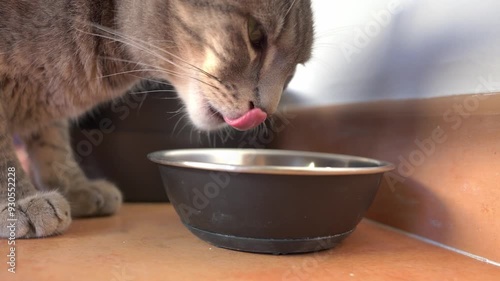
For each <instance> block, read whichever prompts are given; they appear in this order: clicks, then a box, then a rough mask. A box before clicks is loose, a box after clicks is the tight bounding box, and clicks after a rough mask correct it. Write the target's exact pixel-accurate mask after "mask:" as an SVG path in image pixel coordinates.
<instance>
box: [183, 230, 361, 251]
mask: <svg viewBox="0 0 500 281" xmlns="http://www.w3.org/2000/svg"><path fill="white" fill-rule="evenodd" d="M185 226H186V227H187V228H188V229H189V230H190V231H191V232H192V233H193V234H194V235H196V236H197V237H198V238H200V239H202V240H204V241H206V242H208V243H210V244H212V245H214V246H217V247H220V248H225V249H230V250H236V251H242V252H251V253H261V254H275V255H284V254H300V253H309V252H317V251H322V250H327V249H331V248H333V247H335V246H336V245H337V244H339V243H340V241H342V240H343V239H344V238H346V237H347V236H349V235H350V234H351V233H352V232H353V231H354V229H352V230H350V231H348V232H344V233H341V234H337V235H333V236H325V237H315V238H304V239H260V238H247V237H239V236H232V235H225V234H219V233H213V232H208V231H205V230H201V229H198V228H195V227H192V226H190V225H187V224H185Z"/></svg>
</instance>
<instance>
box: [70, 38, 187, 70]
mask: <svg viewBox="0 0 500 281" xmlns="http://www.w3.org/2000/svg"><path fill="white" fill-rule="evenodd" d="M77 30H78V31H80V32H83V33H85V34H88V35H92V36H96V37H101V38H105V39H109V40H114V41H117V42H120V43H123V44H126V45H129V46H132V47H135V48H137V49H139V50H141V51H143V52H146V53H148V54H149V55H152V56H154V57H155V58H157V59H160V60H162V61H164V62H167V63H169V64H172V65H174V66H177V67H179V68H181V67H180V66H179V65H178V64H176V63H174V62H173V61H171V60H169V59H167V58H165V57H163V56H162V55H160V54H157V53H155V52H153V51H151V50H149V49H147V48H146V47H144V46H141V45H138V44H137V43H135V42H128V41H125V40H122V39H117V38H113V37H110V36H106V35H102V34H97V33H92V32H87V31H83V30H79V29H77ZM181 69H182V68H181ZM165 71H166V70H165ZM190 78H193V79H197V78H194V77H190Z"/></svg>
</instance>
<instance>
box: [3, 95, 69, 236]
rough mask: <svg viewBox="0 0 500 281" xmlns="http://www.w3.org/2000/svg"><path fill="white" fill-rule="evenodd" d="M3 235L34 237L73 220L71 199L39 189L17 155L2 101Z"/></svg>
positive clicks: (54, 231)
mask: <svg viewBox="0 0 500 281" xmlns="http://www.w3.org/2000/svg"><path fill="white" fill-rule="evenodd" d="M0 153H1V156H0V180H1V183H0V237H3V238H8V237H13V236H14V235H15V237H17V238H32V237H44V236H51V235H56V234H60V233H62V232H64V230H66V229H67V228H68V226H69V225H70V223H71V214H70V207H69V204H68V201H67V200H66V199H65V198H64V197H63V196H62V195H61V194H59V193H58V192H56V191H52V192H41V191H38V190H36V188H35V187H34V185H33V184H32V183H31V181H30V178H29V176H28V175H27V174H26V173H25V172H24V170H23V169H22V167H21V164H20V163H19V160H18V158H17V155H16V152H15V148H14V142H13V137H12V134H11V132H10V130H9V128H8V119H7V117H6V114H5V111H4V107H3V105H2V104H1V103H0Z"/></svg>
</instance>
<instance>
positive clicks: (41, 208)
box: [0, 191, 71, 238]
mask: <svg viewBox="0 0 500 281" xmlns="http://www.w3.org/2000/svg"><path fill="white" fill-rule="evenodd" d="M9 207H14V206H13V205H12V204H11V205H10V206H9V205H7V204H6V203H0V237H2V238H7V237H12V235H13V233H14V234H15V236H16V238H36V237H46V236H52V235H57V234H61V233H62V232H64V231H65V230H66V229H67V228H68V227H69V225H70V224H71V213H70V207H69V204H68V201H67V200H66V199H65V198H64V197H63V196H62V195H61V194H59V193H57V192H55V191H51V192H43V193H42V192H39V193H36V194H35V195H32V196H29V197H26V198H22V199H19V200H18V201H17V202H15V208H14V209H13V208H9ZM13 219H14V220H13Z"/></svg>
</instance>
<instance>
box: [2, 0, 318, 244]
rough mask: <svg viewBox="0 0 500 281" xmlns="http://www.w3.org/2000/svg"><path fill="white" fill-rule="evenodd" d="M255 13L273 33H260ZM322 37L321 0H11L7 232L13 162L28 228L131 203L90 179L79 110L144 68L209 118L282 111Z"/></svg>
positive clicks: (7, 3)
mask: <svg viewBox="0 0 500 281" xmlns="http://www.w3.org/2000/svg"><path fill="white" fill-rule="evenodd" d="M250 22H256V23H258V24H257V25H255V26H256V28H258V30H260V31H262V33H263V34H264V36H261V37H259V39H258V40H257V42H255V39H254V40H253V41H252V40H250V36H249V25H250V24H249V23H250ZM312 43H313V23H312V12H311V7H310V0H248V1H239V0H210V1H209V0H187V1H186V0H145V1H138V0H1V5H0V152H1V157H0V181H1V183H0V186H1V187H0V237H6V236H8V235H9V233H7V228H6V227H5V226H6V223H7V218H8V216H9V209H8V208H6V207H8V205H7V197H8V189H7V185H6V183H7V180H8V174H7V171H8V169H9V167H15V168H16V180H17V183H16V188H17V190H16V204H17V207H16V208H17V209H16V212H15V213H16V217H17V218H18V228H17V233H16V235H17V236H18V237H25V238H29V237H43V236H50V235H55V234H59V233H62V232H64V230H65V229H66V228H67V227H68V226H69V224H70V223H71V218H72V217H87V216H101V215H110V214H113V213H114V212H116V211H117V210H118V208H119V207H120V205H121V202H122V197H121V194H120V192H119V191H118V189H117V188H116V187H115V186H114V185H113V184H111V183H109V182H107V181H105V180H98V181H91V180H89V179H87V178H86V177H85V175H84V174H83V172H82V171H81V170H80V168H79V167H78V165H77V163H76V161H75V160H74V156H73V152H72V151H71V147H70V145H69V135H68V124H69V123H70V121H71V120H74V119H76V118H78V117H79V116H81V115H82V114H84V113H86V112H88V111H89V110H91V109H92V108H94V107H96V106H97V105H99V104H101V103H104V102H108V101H109V100H112V99H114V98H118V97H120V96H122V95H123V94H124V93H125V92H126V91H127V90H128V89H130V88H131V87H133V86H134V85H135V84H137V83H138V82H139V81H140V80H141V79H155V80H156V79H158V80H160V79H161V80H168V81H169V82H170V83H172V85H173V86H174V87H175V88H176V89H177V91H178V93H179V97H180V98H181V100H183V101H184V103H185V105H186V109H187V113H188V114H189V117H190V119H191V121H192V123H193V125H194V126H196V127H198V128H199V129H201V130H217V129H219V128H221V127H223V126H224V122H223V120H221V118H220V116H222V115H224V116H227V117H230V118H235V117H237V116H241V115H242V114H244V113H245V112H247V111H248V110H249V109H251V108H252V107H259V108H261V109H262V110H263V111H266V112H267V113H268V114H269V115H271V114H273V113H274V112H275V111H276V108H277V106H278V102H279V100H280V97H281V93H282V91H283V88H284V87H285V86H286V83H287V81H289V79H290V77H291V76H293V73H294V71H295V67H296V65H297V64H301V63H305V62H306V61H307V60H308V59H309V57H310V55H311V48H312ZM214 111H216V112H217V113H218V114H219V115H218V116H216V115H214ZM15 134H17V135H19V136H21V137H22V139H23V141H24V143H25V144H26V146H27V150H28V153H29V155H30V159H31V164H32V165H31V174H30V175H28V174H26V173H25V172H24V171H23V170H22V169H21V165H20V163H19V161H18V159H17V157H16V154H15V151H14V146H13V144H12V141H13V136H14V135H15Z"/></svg>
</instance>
